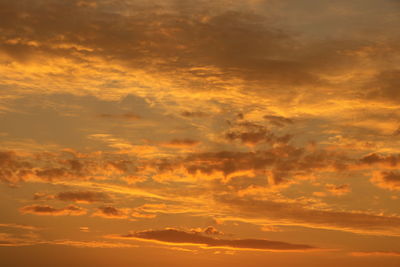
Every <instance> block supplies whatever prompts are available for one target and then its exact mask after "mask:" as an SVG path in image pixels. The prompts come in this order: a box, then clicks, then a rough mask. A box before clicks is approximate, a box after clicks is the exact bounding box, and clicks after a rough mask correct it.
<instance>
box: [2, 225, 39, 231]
mask: <svg viewBox="0 0 400 267" xmlns="http://www.w3.org/2000/svg"><path fill="white" fill-rule="evenodd" d="M0 227H5V228H15V229H22V230H30V231H36V230H40V229H41V228H39V227H37V226H33V225H26V224H17V223H0Z"/></svg>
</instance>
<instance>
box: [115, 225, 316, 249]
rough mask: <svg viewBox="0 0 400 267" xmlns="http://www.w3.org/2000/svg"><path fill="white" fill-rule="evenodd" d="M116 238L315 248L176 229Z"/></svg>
mask: <svg viewBox="0 0 400 267" xmlns="http://www.w3.org/2000/svg"><path fill="white" fill-rule="evenodd" d="M113 237H114V238H118V239H130V238H133V239H139V240H140V239H143V240H152V241H155V242H162V243H165V244H172V245H176V244H181V245H197V246H200V247H204V248H207V247H208V248H220V247H222V248H231V249H244V250H246V249H250V250H266V251H307V250H313V249H316V248H315V247H313V246H310V245H301V244H291V243H286V242H279V241H270V240H265V239H217V238H213V237H209V236H204V235H202V234H200V233H196V232H185V231H182V230H177V229H171V228H168V229H165V230H147V231H141V232H134V233H131V234H127V235H120V236H113Z"/></svg>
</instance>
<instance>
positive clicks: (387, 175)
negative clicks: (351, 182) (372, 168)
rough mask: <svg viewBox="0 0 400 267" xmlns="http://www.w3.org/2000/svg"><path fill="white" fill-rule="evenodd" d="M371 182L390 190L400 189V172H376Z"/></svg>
mask: <svg viewBox="0 0 400 267" xmlns="http://www.w3.org/2000/svg"><path fill="white" fill-rule="evenodd" d="M371 182H372V183H373V184H375V185H377V186H378V187H381V188H384V189H389V190H400V172H398V171H382V172H375V173H374V174H373V177H372V178H371Z"/></svg>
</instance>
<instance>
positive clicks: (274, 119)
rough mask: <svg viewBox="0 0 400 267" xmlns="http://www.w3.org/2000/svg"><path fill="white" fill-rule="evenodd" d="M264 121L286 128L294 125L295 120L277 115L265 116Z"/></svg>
mask: <svg viewBox="0 0 400 267" xmlns="http://www.w3.org/2000/svg"><path fill="white" fill-rule="evenodd" d="M264 119H266V120H268V121H269V122H270V123H271V124H272V125H274V126H277V127H284V126H286V125H289V124H293V120H292V119H289V118H285V117H282V116H276V115H265V116H264Z"/></svg>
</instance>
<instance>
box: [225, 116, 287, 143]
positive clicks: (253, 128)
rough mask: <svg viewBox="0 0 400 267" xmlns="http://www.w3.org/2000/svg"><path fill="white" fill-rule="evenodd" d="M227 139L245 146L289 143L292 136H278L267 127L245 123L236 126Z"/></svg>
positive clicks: (226, 136)
mask: <svg viewBox="0 0 400 267" xmlns="http://www.w3.org/2000/svg"><path fill="white" fill-rule="evenodd" d="M225 138H226V139H227V140H230V141H234V140H239V141H241V142H242V143H244V144H249V145H256V144H258V143H269V144H274V143H287V142H289V141H290V139H291V138H292V136H291V135H289V134H286V135H284V136H276V135H275V134H274V133H273V132H272V131H270V130H268V129H267V128H266V127H265V126H262V125H258V124H255V123H251V122H247V121H243V122H239V123H237V124H236V125H234V129H233V130H230V131H228V132H227V133H226V134H225Z"/></svg>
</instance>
